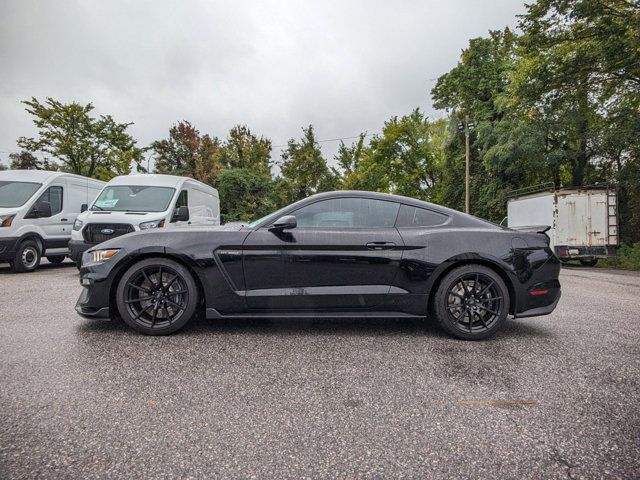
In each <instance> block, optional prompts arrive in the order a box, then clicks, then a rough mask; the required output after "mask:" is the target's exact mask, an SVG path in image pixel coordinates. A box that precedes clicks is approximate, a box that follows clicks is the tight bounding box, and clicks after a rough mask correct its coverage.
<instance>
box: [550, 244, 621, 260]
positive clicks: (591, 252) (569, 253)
mask: <svg viewBox="0 0 640 480" xmlns="http://www.w3.org/2000/svg"><path fill="white" fill-rule="evenodd" d="M617 249H618V247H617V246H615V245H602V246H598V247H584V246H583V247H573V246H567V245H556V246H555V247H554V250H555V254H556V255H557V256H558V258H561V259H563V260H570V259H572V258H586V257H588V258H591V257H613V256H615V254H616V251H617Z"/></svg>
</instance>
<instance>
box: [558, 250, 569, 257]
mask: <svg viewBox="0 0 640 480" xmlns="http://www.w3.org/2000/svg"><path fill="white" fill-rule="evenodd" d="M567 253H568V252H567V249H566V248H559V249H558V255H559V256H561V257H564V256H565V255H566V254H567Z"/></svg>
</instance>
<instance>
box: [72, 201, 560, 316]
mask: <svg viewBox="0 0 640 480" xmlns="http://www.w3.org/2000/svg"><path fill="white" fill-rule="evenodd" d="M334 197H361V198H372V199H383V200H387V201H395V202H398V203H402V204H406V205H411V206H416V207H419V208H425V209H430V210H432V211H435V212H438V213H441V214H443V215H445V216H446V218H447V220H446V222H445V223H443V224H442V225H437V226H431V227H405V228H395V227H386V228H377V229H372V228H362V229H360V228H353V229H345V228H342V229H341V228H322V229H320V228H318V229H316V228H294V229H291V230H286V231H284V232H282V231H272V230H270V229H269V226H270V223H271V222H272V221H274V220H275V219H269V220H267V221H266V222H265V223H263V224H259V225H257V226H255V227H254V228H248V227H240V226H237V227H228V228H226V227H207V228H202V227H193V228H167V229H162V230H154V231H146V232H135V233H131V234H128V235H124V236H121V237H118V238H115V239H113V240H109V241H108V242H105V243H103V244H100V245H97V246H95V247H93V249H102V248H119V249H121V250H120V252H119V253H118V254H117V255H116V256H115V257H113V258H112V259H110V260H108V261H106V262H103V263H101V264H94V265H92V264H87V260H88V257H89V253H86V254H85V256H84V263H83V266H82V268H81V276H82V277H83V278H86V279H89V280H87V281H90V282H91V285H89V286H87V287H86V288H87V290H88V292H85V293H83V296H82V297H81V300H79V303H78V307H77V310H78V311H79V312H80V313H81V314H83V315H87V316H90V312H92V311H96V312H97V311H101V312H104V311H105V310H104V309H111V310H109V311H110V312H111V313H112V314H113V313H114V312H115V310H114V306H113V300H112V296H113V292H114V291H115V285H116V283H117V280H118V279H119V277H120V276H121V275H122V274H123V273H124V271H125V270H126V269H127V268H128V267H129V266H131V265H132V264H133V263H135V262H136V261H137V260H139V259H140V258H144V257H148V256H154V255H160V256H168V257H171V258H174V259H176V260H177V261H180V262H182V263H183V264H185V265H186V266H187V267H188V268H189V269H190V270H191V271H192V272H193V274H194V276H195V278H196V279H197V281H198V283H199V285H200V287H201V290H202V294H203V308H206V311H207V313H208V315H209V316H212V317H219V316H242V315H253V316H261V315H264V316H270V315H275V314H277V315H291V316H307V315H309V314H313V312H316V313H318V314H322V313H324V314H326V315H333V316H335V315H337V316H340V315H342V314H345V315H346V314H348V315H353V316H358V315H362V316H375V315H376V314H380V315H384V316H387V315H393V314H397V315H399V316H401V315H417V316H425V315H426V313H427V302H428V300H429V297H430V295H431V293H432V292H433V290H434V287H435V286H437V281H438V279H440V278H442V275H444V274H446V272H447V271H448V270H450V269H451V268H453V267H455V266H457V265H462V264H464V263H472V262H473V263H481V264H483V265H486V266H489V267H490V268H493V269H494V270H496V271H497V272H498V273H499V274H500V275H501V276H502V277H503V279H504V280H505V282H506V283H507V286H508V287H509V290H510V294H511V311H510V313H511V314H513V315H515V316H526V315H527V312H533V314H534V315H535V314H545V313H550V312H551V311H552V310H553V308H555V305H556V304H557V299H558V298H559V295H560V284H559V282H558V275H559V272H560V262H559V260H558V259H557V257H556V256H555V255H554V253H553V252H552V251H551V250H550V249H549V246H548V238H547V237H546V235H544V234H535V233H533V234H532V233H524V232H517V231H514V230H509V229H506V228H503V227H499V226H497V225H493V224H491V223H489V222H486V221H484V220H481V219H478V218H475V217H472V216H470V215H466V214H463V213H460V212H457V211H455V210H451V209H447V208H444V207H440V206H437V205H433V204H429V203H426V202H421V201H418V200H414V199H410V198H406V197H399V196H394V195H387V194H379V193H370V192H331V193H326V194H319V195H314V196H312V197H309V198H307V199H305V200H302V201H300V202H297V203H295V204H293V205H291V206H290V207H288V208H287V209H286V210H284V211H283V212H282V215H287V214H291V213H293V212H295V210H297V209H298V208H300V207H302V206H305V205H308V204H310V203H314V202H318V201H322V200H323V199H328V198H334ZM543 287H544V288H546V289H547V290H548V291H549V293H548V294H545V295H540V296H532V295H530V294H529V292H530V291H531V290H532V289H536V288H543ZM101 309H102V310H101ZM545 309H546V310H545ZM547 310H548V311H547ZM536 312H538V313H536Z"/></svg>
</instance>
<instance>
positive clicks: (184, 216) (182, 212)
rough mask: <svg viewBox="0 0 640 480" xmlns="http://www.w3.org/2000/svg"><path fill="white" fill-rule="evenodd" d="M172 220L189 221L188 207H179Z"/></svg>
mask: <svg viewBox="0 0 640 480" xmlns="http://www.w3.org/2000/svg"><path fill="white" fill-rule="evenodd" d="M171 221H172V222H188V221H189V207H187V206H186V205H183V206H182V207H179V208H178V210H177V211H176V213H174V214H173V218H172V219H171Z"/></svg>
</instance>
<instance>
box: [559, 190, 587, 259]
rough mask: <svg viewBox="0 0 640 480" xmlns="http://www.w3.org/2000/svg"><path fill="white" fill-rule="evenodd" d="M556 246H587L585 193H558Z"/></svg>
mask: <svg viewBox="0 0 640 480" xmlns="http://www.w3.org/2000/svg"><path fill="white" fill-rule="evenodd" d="M557 195H558V216H557V219H556V238H557V241H556V244H558V245H567V246H571V247H578V246H586V245H588V238H589V235H588V234H587V232H588V231H589V230H590V228H589V214H588V205H589V197H588V195H587V194H586V192H571V193H558V194H557Z"/></svg>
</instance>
